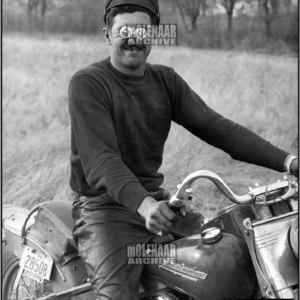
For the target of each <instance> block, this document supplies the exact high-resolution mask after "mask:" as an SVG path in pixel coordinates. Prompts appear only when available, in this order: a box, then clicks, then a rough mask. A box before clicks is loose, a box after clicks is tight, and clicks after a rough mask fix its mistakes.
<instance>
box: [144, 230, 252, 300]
mask: <svg viewBox="0 0 300 300" xmlns="http://www.w3.org/2000/svg"><path fill="white" fill-rule="evenodd" d="M172 244H174V245H175V249H176V259H171V258H164V259H163V261H162V262H160V264H156V265H150V264H149V265H146V266H145V272H146V274H147V275H148V276H150V277H152V278H156V279H158V280H160V281H161V282H163V283H165V284H166V285H168V286H169V287H171V288H174V289H176V290H177V291H179V292H181V293H184V294H186V295H189V296H191V297H194V298H195V299H201V300H219V299H220V300H221V299H226V298H250V297H251V295H252V293H253V290H254V287H255V283H256V276H255V270H254V267H253V264H252V261H251V257H250V254H249V251H248V248H247V244H246V243H245V241H243V239H241V238H240V237H239V236H238V235H235V234H231V233H228V232H227V233H226V232H222V230H221V229H220V228H217V227H212V228H207V229H205V230H204V231H203V232H202V233H199V234H195V235H192V236H190V237H186V238H183V239H181V240H178V241H175V242H172ZM173 247H174V246H173ZM153 256H155V254H152V257H153Z"/></svg>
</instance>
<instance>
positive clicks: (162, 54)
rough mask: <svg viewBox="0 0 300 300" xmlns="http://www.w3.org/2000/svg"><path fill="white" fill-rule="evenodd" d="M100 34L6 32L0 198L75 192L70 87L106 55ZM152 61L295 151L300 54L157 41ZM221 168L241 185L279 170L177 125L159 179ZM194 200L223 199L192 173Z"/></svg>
mask: <svg viewBox="0 0 300 300" xmlns="http://www.w3.org/2000/svg"><path fill="white" fill-rule="evenodd" d="M108 53H109V51H108V49H107V47H106V45H105V44H103V42H102V37H98V36H94V37H91V36H90V37H83V36H55V37H51V36H39V37H25V36H21V35H6V36H4V37H3V200H2V201H3V203H10V204H18V205H23V206H25V207H27V208H32V207H33V206H34V205H36V204H38V203H40V202H44V201H51V200H55V201H59V200H70V201H71V200H72V192H71V190H70V188H69V173H70V168H69V154H70V151H69V148H70V121H69V115H68V108H67V89H68V83H69V80H70V78H71V76H72V75H73V74H74V72H76V71H77V70H78V69H80V68H82V67H85V66H87V65H89V64H91V63H93V62H95V61H99V60H102V59H103V58H106V57H107V56H108ZM149 61H150V62H153V63H160V64H164V65H168V66H171V67H173V68H174V69H175V70H176V71H177V72H178V73H179V74H180V75H181V76H182V77H183V78H184V79H185V80H186V81H187V82H188V83H189V84H190V86H191V87H192V88H193V89H194V90H195V91H196V92H197V93H198V94H199V95H200V96H201V97H202V98H203V99H204V100H205V101H206V102H207V103H208V104H209V105H210V106H212V107H213V108H214V109H216V110H217V111H218V112H220V113H221V114H223V115H225V116H226V117H229V118H231V119H232V120H234V121H236V122H238V123H240V124H242V125H245V126H246V127H248V128H249V129H251V130H253V131H255V132H256V133H258V134H260V135H261V136H263V137H264V138H266V139H267V140H269V141H270V142H272V143H274V144H275V145H277V146H279V147H280V148H283V149H284V150H286V151H289V152H292V153H298V126H297V118H298V113H297V112H298V94H297V93H298V80H297V78H298V77H297V72H298V61H297V59H296V58H292V57H279V56H278V57H277V56H263V55H255V54H249V53H245V52H243V53H242V52H224V51H209V50H205V51H203V50H196V49H188V48H183V47H182V48H181V47H168V48H167V47H164V48H163V47H157V48H155V49H153V52H152V54H151V55H150V58H149ZM198 169H206V170H211V171H214V172H216V173H217V174H219V175H220V176H221V177H222V178H223V180H224V181H225V182H226V183H227V184H228V185H229V186H230V187H231V188H232V189H233V190H234V192H236V193H238V194H245V193H246V192H247V187H249V186H253V185H254V183H255V182H259V183H260V184H266V183H271V182H272V181H275V180H277V179H280V178H282V175H281V174H279V173H277V172H273V171H270V170H267V169H265V168H261V167H257V166H252V165H247V164H245V163H241V162H237V161H233V160H232V159H231V158H230V157H229V156H228V155H227V154H226V153H224V152H222V151H220V150H218V149H214V148H212V147H210V146H208V145H206V144H205V143H204V142H202V141H200V140H198V139H197V138H195V137H193V136H192V135H191V134H189V133H188V132H187V131H186V130H184V129H183V128H182V127H179V126H178V125H176V124H173V126H172V130H171V132H170V135H169V139H168V141H167V144H166V147H165V153H164V163H163V165H162V167H161V170H162V172H163V173H164V174H165V183H164V187H166V188H168V189H169V190H170V191H171V192H175V190H176V185H177V184H178V183H180V182H181V181H182V180H183V178H184V177H185V176H186V175H188V174H189V173H190V172H192V171H195V170H198ZM194 187H195V201H194V202H193V207H194V208H195V209H196V210H198V211H201V212H203V213H204V214H205V215H206V216H207V217H212V216H213V215H214V214H215V213H216V211H217V210H219V209H221V208H223V207H224V206H226V205H228V204H229V202H228V200H226V199H224V196H222V195H221V194H220V192H218V190H217V189H216V188H215V187H214V185H213V184H212V183H210V182H209V181H207V180H202V181H197V182H196V183H195V185H194Z"/></svg>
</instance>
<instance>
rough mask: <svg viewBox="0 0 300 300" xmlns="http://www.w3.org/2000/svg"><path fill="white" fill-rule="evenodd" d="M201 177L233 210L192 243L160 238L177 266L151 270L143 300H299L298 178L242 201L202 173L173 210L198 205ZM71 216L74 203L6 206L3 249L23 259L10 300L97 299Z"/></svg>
mask: <svg viewBox="0 0 300 300" xmlns="http://www.w3.org/2000/svg"><path fill="white" fill-rule="evenodd" d="M200 178H206V179H209V180H211V181H212V182H213V183H214V184H215V185H216V186H217V187H218V188H219V189H220V191H221V192H222V193H223V194H224V195H225V196H226V197H227V198H228V199H229V200H231V201H232V202H233V204H232V205H231V206H229V207H227V208H226V209H224V210H222V211H220V212H219V213H218V214H217V216H216V217H214V218H213V219H211V220H207V219H205V220H204V221H203V222H202V226H201V227H200V228H197V229H196V230H195V231H194V232H193V234H192V235H191V236H187V237H183V238H182V237H176V236H174V240H173V241H172V242H169V241H165V242H163V238H164V237H163V236H162V237H160V236H155V237H154V240H155V241H153V243H156V244H159V247H162V246H163V244H164V243H165V245H172V246H173V247H175V249H176V259H174V258H173V257H165V258H164V259H163V260H162V261H161V262H160V263H159V264H146V265H145V266H144V272H143V277H142V285H141V289H140V299H149V300H150V299H151V300H162V299H173V300H174V299H189V300H192V299H205V300H218V299H233V298H234V299H237V298H238V299H298V280H299V274H298V179H296V178H293V179H289V178H288V177H286V176H285V177H284V180H282V181H277V182H275V183H273V184H269V185H266V186H258V185H257V186H256V187H255V188H253V189H252V188H249V191H248V193H247V194H245V195H242V196H237V195H235V194H234V193H233V192H232V190H231V189H230V188H229V187H228V186H227V185H226V183H225V182H224V181H223V180H222V179H221V178H220V177H219V176H218V175H217V174H215V173H213V172H210V171H206V170H200V171H196V172H194V173H191V174H190V175H189V176H187V177H186V178H185V179H184V180H183V182H182V183H181V184H180V185H179V186H178V189H177V192H176V194H175V195H173V196H172V197H171V199H170V200H169V205H170V207H171V208H172V209H178V208H179V207H180V206H181V205H182V202H183V200H191V199H192V190H191V185H192V183H193V182H194V181H195V180H196V179H200ZM71 209H72V203H71V202H67V201H55V202H47V203H42V204H39V205H38V206H36V207H35V208H33V209H32V210H31V211H29V210H27V209H24V208H18V207H11V206H6V207H4V209H3V220H2V228H3V229H2V230H3V240H2V244H4V245H6V246H9V247H10V249H11V250H12V251H13V253H14V255H15V256H16V258H15V259H13V260H12V261H11V262H10V263H9V264H8V266H7V267H6V269H5V270H4V272H3V277H2V283H3V285H2V286H3V289H2V299H3V300H21V299H22V300H25V299H39V300H54V299H73V300H75V299H82V300H83V299H85V300H92V299H95V295H94V293H93V290H92V287H91V284H90V282H89V278H88V275H87V271H86V268H85V265H84V263H83V261H82V259H81V257H80V256H79V254H78V252H77V249H76V246H75V244H74V242H73V239H72V236H71V235H72V230H73V227H74V221H73V219H72V214H71ZM6 246H5V247H6ZM159 247H158V248H156V249H154V250H153V251H154V254H155V253H156V254H158V252H159ZM155 251H156V252H155ZM152 257H153V255H152Z"/></svg>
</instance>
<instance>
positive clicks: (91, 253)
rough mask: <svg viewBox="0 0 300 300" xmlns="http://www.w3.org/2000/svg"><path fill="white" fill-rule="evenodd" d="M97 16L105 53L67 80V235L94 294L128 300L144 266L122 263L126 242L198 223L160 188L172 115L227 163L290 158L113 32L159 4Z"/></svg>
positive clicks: (283, 167) (282, 167)
mask: <svg viewBox="0 0 300 300" xmlns="http://www.w3.org/2000/svg"><path fill="white" fill-rule="evenodd" d="M104 18H105V24H106V27H105V28H104V29H103V33H104V36H105V39H106V42H107V44H108V46H109V47H110V57H108V58H106V59H104V60H103V61H101V62H98V63H95V64H93V65H91V66H89V67H87V68H85V69H82V70H80V71H78V72H77V73H76V74H75V75H74V76H73V77H72V80H71V83H70V86H69V111H70V116H71V125H72V139H71V179H70V185H71V188H72V189H73V190H74V191H75V192H76V193H77V196H76V199H75V201H74V208H73V216H74V219H75V221H76V226H75V229H74V239H75V241H76V242H77V245H78V250H79V253H80V255H81V256H82V258H83V260H84V261H85V264H86V267H87V270H88V274H89V277H90V279H91V284H92V286H93V288H94V291H95V294H96V295H97V299H122V300H124V299H130V300H132V299H138V291H139V286H140V280H141V273H142V270H143V266H142V265H133V264H128V263H127V258H126V245H127V244H146V243H148V242H149V241H150V240H151V238H152V237H153V236H154V235H156V234H162V235H167V237H169V236H168V233H170V232H171V231H172V232H177V234H179V235H182V236H184V235H188V234H191V233H192V232H193V229H195V228H197V227H198V226H199V224H200V223H201V220H202V219H203V218H202V216H201V214H194V213H192V212H190V211H189V209H188V208H187V207H185V206H183V207H182V208H181V210H180V214H179V215H178V214H176V213H175V212H174V211H173V210H171V209H170V208H169V206H168V205H167V200H166V199H168V197H169V194H168V192H166V191H165V190H163V189H160V186H161V184H162V182H163V175H162V174H160V173H157V170H158V169H159V167H160V165H161V163H162V154H163V147H164V143H165V141H166V139H167V136H168V133H169V130H170V125H171V121H174V122H177V123H178V124H180V125H182V126H184V127H185V128H186V129H187V130H189V131H190V132H192V133H193V134H194V135H196V136H197V137H199V138H200V139H202V140H204V141H206V142H207V143H209V144H211V145H212V146H215V147H218V148H220V149H222V150H224V151H225V152H227V153H228V154H230V155H231V157H232V158H234V159H238V160H241V161H245V162H248V163H252V164H256V165H259V166H263V167H267V168H270V169H273V170H276V171H279V172H284V171H286V172H290V173H292V174H294V175H297V174H298V159H297V158H296V157H294V156H291V155H289V154H288V153H286V152H285V151H283V150H280V149H278V148H277V147H275V146H273V145H271V144H270V143H269V142H267V141H265V140H264V139H262V138H261V137H259V136H257V135H256V134H254V133H253V132H251V131H249V130H248V129H246V128H244V127H242V126H240V125H238V124H236V123H234V122H232V121H230V120H228V119H226V118H224V117H223V116H221V115H220V114H218V113H217V112H215V111H214V110H212V109H211V108H209V107H208V106H207V105H206V104H205V102H203V100H202V99H201V98H200V97H199V96H198V95H197V94H196V93H195V92H194V91H193V90H192V89H191V88H190V87H189V86H188V84H187V83H186V82H185V81H184V80H183V79H182V78H181V77H180V76H179V75H178V74H177V73H176V72H175V71H174V70H173V69H171V68H169V67H166V66H161V65H150V64H148V63H147V62H146V61H147V57H148V55H149V54H150V52H151V47H152V46H151V45H150V44H147V43H140V42H139V43H137V42H136V41H135V40H134V38H132V37H130V36H128V37H126V36H125V37H124V35H123V34H121V31H122V30H123V32H124V28H125V29H126V26H128V25H133V26H139V25H158V24H159V5H158V0H109V1H107V2H106V6H105V16H104ZM170 238H171V237H170Z"/></svg>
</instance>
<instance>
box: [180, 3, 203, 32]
mask: <svg viewBox="0 0 300 300" xmlns="http://www.w3.org/2000/svg"><path fill="white" fill-rule="evenodd" d="M176 3H177V7H178V9H179V12H180V15H181V18H182V21H183V25H184V27H185V28H186V30H187V31H191V32H194V31H195V30H196V29H197V19H198V17H199V14H200V10H202V11H203V9H204V8H206V0H176ZM185 17H188V19H189V20H190V24H191V26H190V30H189V27H188V25H187V22H186V20H185Z"/></svg>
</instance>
